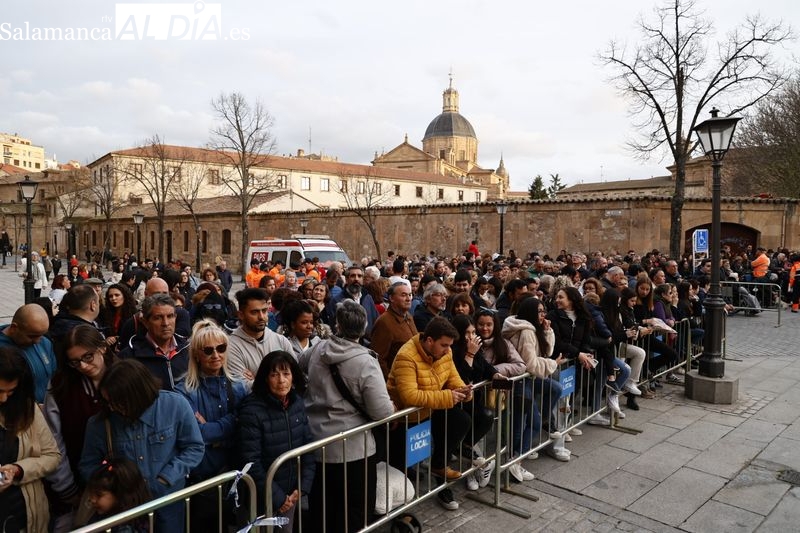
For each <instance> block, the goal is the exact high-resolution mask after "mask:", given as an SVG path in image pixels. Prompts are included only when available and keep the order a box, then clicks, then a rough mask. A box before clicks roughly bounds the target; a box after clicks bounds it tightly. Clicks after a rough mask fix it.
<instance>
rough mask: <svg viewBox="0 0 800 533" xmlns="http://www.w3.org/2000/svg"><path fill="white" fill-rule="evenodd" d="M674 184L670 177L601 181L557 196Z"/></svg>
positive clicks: (580, 185) (575, 186)
mask: <svg viewBox="0 0 800 533" xmlns="http://www.w3.org/2000/svg"><path fill="white" fill-rule="evenodd" d="M673 185H674V183H673V181H672V178H671V177H670V176H659V177H657V178H647V179H639V180H620V181H603V182H598V183H579V184H578V185H572V186H571V187H567V188H566V189H563V190H562V191H560V192H559V194H564V193H570V194H577V193H590V192H602V191H620V190H625V189H652V188H655V187H669V186H673Z"/></svg>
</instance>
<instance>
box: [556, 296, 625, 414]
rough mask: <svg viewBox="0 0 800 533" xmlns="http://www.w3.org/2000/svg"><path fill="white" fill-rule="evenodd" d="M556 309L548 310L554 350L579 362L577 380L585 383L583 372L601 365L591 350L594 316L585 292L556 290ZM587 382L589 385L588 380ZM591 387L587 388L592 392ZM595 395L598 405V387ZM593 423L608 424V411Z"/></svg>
mask: <svg viewBox="0 0 800 533" xmlns="http://www.w3.org/2000/svg"><path fill="white" fill-rule="evenodd" d="M554 304H555V309H553V310H552V311H550V312H549V313H548V314H547V319H548V320H549V321H550V324H551V327H552V328H553V333H554V334H555V348H554V350H553V353H556V354H561V355H562V356H563V357H564V358H566V359H571V360H573V361H574V362H575V366H576V370H575V374H576V376H575V378H576V383H577V384H582V385H583V383H582V380H583V379H584V378H583V377H582V376H583V375H584V374H586V373H589V372H591V371H592V369H593V368H594V367H595V366H596V365H597V360H596V359H595V358H594V355H592V353H591V351H590V349H591V348H590V339H591V334H592V317H591V315H590V314H589V310H588V309H587V308H586V305H584V302H583V297H582V296H581V293H580V292H579V291H578V289H576V288H575V287H562V288H560V289H559V290H558V292H556V294H555V299H554ZM585 386H587V387H588V386H589V384H588V383H586V384H585ZM588 390H589V389H588V388H587V392H588ZM595 393H596V394H595V398H594V399H593V401H592V402H590V407H591V408H592V409H594V408H595V407H597V405H596V404H597V403H599V396H600V392H599V391H595ZM590 423H592V424H599V425H608V424H609V423H610V419H609V418H608V417H606V416H604V415H597V416H596V417H594V418H592V419H591V421H590Z"/></svg>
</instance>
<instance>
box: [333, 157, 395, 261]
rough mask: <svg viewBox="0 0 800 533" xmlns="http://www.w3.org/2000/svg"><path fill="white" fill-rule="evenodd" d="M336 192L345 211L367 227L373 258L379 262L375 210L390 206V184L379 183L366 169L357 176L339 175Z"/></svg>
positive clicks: (369, 169)
mask: <svg viewBox="0 0 800 533" xmlns="http://www.w3.org/2000/svg"><path fill="white" fill-rule="evenodd" d="M337 190H338V192H339V196H341V198H342V200H343V201H344V203H345V205H346V206H347V209H348V210H350V211H352V212H353V213H355V214H356V216H358V218H360V219H361V221H362V222H363V223H364V225H366V226H367V229H368V230H369V234H370V236H371V237H372V244H373V245H374V246H375V253H376V254H377V255H376V256H375V257H376V258H378V259H379V260H380V259H381V258H382V257H383V255H382V254H381V243H380V241H379V240H378V228H377V218H378V213H377V210H378V208H379V207H384V206H388V205H390V204H391V201H392V197H393V195H394V192H393V191H394V189H392V187H391V186H390V184H386V183H383V182H381V181H380V180H379V179H378V178H377V177H376V176H374V175H373V174H372V167H368V168H365V169H364V170H363V171H361V172H360V173H358V174H349V173H342V174H339V184H338V189H337Z"/></svg>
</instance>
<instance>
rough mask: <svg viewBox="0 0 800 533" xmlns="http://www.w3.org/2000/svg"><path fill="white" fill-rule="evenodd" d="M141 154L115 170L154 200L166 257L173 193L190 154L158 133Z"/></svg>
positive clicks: (161, 252)
mask: <svg viewBox="0 0 800 533" xmlns="http://www.w3.org/2000/svg"><path fill="white" fill-rule="evenodd" d="M137 152H138V155H137V157H136V158H132V159H127V160H126V161H125V162H124V163H122V164H121V165H120V167H118V168H115V170H116V171H117V172H119V173H120V175H121V176H122V178H123V179H124V180H126V181H129V182H132V183H134V184H137V185H138V186H139V188H140V189H143V190H144V193H145V194H146V195H147V197H148V198H149V199H150V202H151V203H152V205H153V209H154V210H155V212H156V220H157V222H158V256H159V257H164V218H165V212H166V206H167V202H168V201H169V199H170V191H171V190H172V189H173V187H174V185H176V184H177V183H179V182H180V181H181V180H182V179H183V171H184V163H185V162H186V159H187V155H186V154H185V153H184V151H183V150H182V149H180V148H178V147H175V146H169V145H166V144H164V143H163V142H162V140H161V137H160V136H159V135H158V134H156V135H154V136H153V137H151V138H150V139H147V140H146V141H145V142H144V143H143V144H142V145H141V146H140V147H139V150H138V151H137ZM137 259H139V260H141V258H137Z"/></svg>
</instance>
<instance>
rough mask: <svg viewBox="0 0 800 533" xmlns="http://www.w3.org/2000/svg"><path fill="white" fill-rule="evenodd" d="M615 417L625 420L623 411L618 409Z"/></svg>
mask: <svg viewBox="0 0 800 533" xmlns="http://www.w3.org/2000/svg"><path fill="white" fill-rule="evenodd" d="M617 418H619V419H620V420H625V411H620V412H619V413H617Z"/></svg>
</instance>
